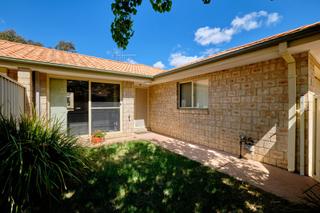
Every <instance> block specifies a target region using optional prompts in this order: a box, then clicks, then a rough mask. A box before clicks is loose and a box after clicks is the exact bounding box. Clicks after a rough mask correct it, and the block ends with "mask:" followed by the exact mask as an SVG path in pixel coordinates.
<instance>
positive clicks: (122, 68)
mask: <svg viewBox="0 0 320 213" xmlns="http://www.w3.org/2000/svg"><path fill="white" fill-rule="evenodd" d="M1 56H2V57H8V58H13V59H22V60H30V61H33V62H42V63H50V64H52V65H69V66H76V67H79V68H86V69H88V68H89V69H99V70H102V71H103V70H105V71H113V72H115V71H116V72H124V73H128V74H136V75H148V76H153V75H156V74H159V73H162V72H164V70H161V69H158V68H154V67H150V66H147V65H143V64H130V63H126V62H120V61H113V60H108V59H103V58H97V57H92V56H86V55H81V54H78V53H70V52H66V51H60V50H55V49H49V48H45V47H38V46H34V45H28V44H20V43H16V42H10V41H5V40H0V57H1Z"/></svg>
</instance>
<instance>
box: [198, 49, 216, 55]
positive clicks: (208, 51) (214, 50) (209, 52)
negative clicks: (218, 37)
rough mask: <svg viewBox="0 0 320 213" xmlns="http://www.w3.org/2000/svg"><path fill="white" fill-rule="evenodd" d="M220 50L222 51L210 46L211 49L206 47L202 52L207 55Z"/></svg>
mask: <svg viewBox="0 0 320 213" xmlns="http://www.w3.org/2000/svg"><path fill="white" fill-rule="evenodd" d="M219 51H220V49H219V48H209V49H206V50H205V51H203V52H202V54H203V55H205V56H208V55H213V54H215V53H217V52H219Z"/></svg>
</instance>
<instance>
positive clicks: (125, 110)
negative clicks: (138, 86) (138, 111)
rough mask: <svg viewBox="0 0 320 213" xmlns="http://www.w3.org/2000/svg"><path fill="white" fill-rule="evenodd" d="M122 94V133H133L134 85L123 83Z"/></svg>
mask: <svg viewBox="0 0 320 213" xmlns="http://www.w3.org/2000/svg"><path fill="white" fill-rule="evenodd" d="M122 94H123V96H122V131H123V132H124V133H132V132H133V130H134V97H135V90H134V84H133V83H132V82H123V84H122Z"/></svg>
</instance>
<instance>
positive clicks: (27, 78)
mask: <svg viewBox="0 0 320 213" xmlns="http://www.w3.org/2000/svg"><path fill="white" fill-rule="evenodd" d="M17 76H18V79H17V80H18V82H19V83H20V84H22V85H23V86H24V87H25V88H26V94H25V113H29V114H30V113H31V111H32V106H33V104H32V100H33V88H32V87H33V86H32V71H31V70H18V75H17Z"/></svg>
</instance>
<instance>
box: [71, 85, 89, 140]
mask: <svg viewBox="0 0 320 213" xmlns="http://www.w3.org/2000/svg"><path fill="white" fill-rule="evenodd" d="M88 91H89V83H88V81H75V80H68V81H67V103H68V104H67V106H68V107H67V108H68V130H69V133H70V134H72V135H87V134H89V123H88V121H89V120H88V101H89V92H88Z"/></svg>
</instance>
